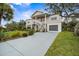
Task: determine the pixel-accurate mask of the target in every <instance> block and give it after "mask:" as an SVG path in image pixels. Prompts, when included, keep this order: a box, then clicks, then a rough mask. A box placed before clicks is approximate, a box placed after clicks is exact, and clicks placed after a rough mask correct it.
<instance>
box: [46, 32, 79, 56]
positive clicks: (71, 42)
mask: <svg viewBox="0 0 79 59" xmlns="http://www.w3.org/2000/svg"><path fill="white" fill-rule="evenodd" d="M45 55H46V56H79V37H77V36H74V35H73V32H66V31H65V32H60V33H59V34H58V36H57V37H56V39H55V41H54V42H53V43H52V44H51V46H50V48H49V49H48V51H47V53H46V54H45Z"/></svg>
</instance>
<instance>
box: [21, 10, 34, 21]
mask: <svg viewBox="0 0 79 59" xmlns="http://www.w3.org/2000/svg"><path fill="white" fill-rule="evenodd" d="M33 12H34V11H33V10H28V11H26V12H23V13H22V14H21V17H22V19H24V20H26V19H30V18H31V15H32V13H33Z"/></svg>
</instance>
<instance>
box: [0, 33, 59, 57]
mask: <svg viewBox="0 0 79 59" xmlns="http://www.w3.org/2000/svg"><path fill="white" fill-rule="evenodd" d="M57 34H58V32H46V33H45V32H38V33H35V34H34V35H32V36H28V37H25V38H19V39H15V40H10V41H6V42H3V43H0V56H10V55H11V56H44V55H45V53H46V52H47V50H48V48H49V47H50V45H51V44H52V42H53V41H54V39H55V37H56V36H57Z"/></svg>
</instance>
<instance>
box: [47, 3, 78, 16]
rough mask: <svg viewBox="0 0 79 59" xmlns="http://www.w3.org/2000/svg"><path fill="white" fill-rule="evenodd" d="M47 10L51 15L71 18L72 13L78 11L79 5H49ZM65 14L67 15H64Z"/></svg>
mask: <svg viewBox="0 0 79 59" xmlns="http://www.w3.org/2000/svg"><path fill="white" fill-rule="evenodd" d="M46 7H47V8H46V10H47V11H48V12H50V13H54V14H59V15H61V16H69V12H70V13H74V11H75V10H76V9H78V7H79V4H76V3H47V4H46ZM63 12H64V14H65V15H63Z"/></svg>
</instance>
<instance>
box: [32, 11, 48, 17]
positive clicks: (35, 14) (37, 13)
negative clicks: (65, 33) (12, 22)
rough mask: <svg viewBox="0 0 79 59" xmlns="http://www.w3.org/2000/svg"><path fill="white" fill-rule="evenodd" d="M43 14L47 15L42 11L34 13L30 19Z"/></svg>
mask: <svg viewBox="0 0 79 59" xmlns="http://www.w3.org/2000/svg"><path fill="white" fill-rule="evenodd" d="M45 14H47V15H49V14H48V13H44V12H42V11H36V12H34V13H33V14H32V16H31V17H32V18H33V17H35V16H44V15H45Z"/></svg>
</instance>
